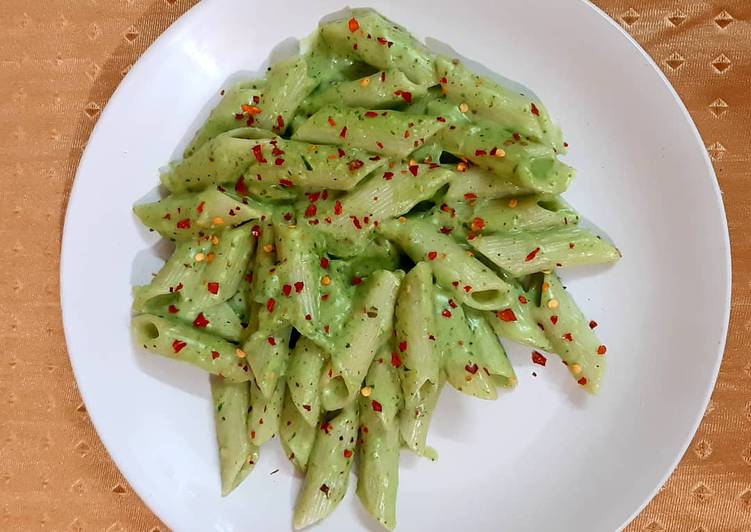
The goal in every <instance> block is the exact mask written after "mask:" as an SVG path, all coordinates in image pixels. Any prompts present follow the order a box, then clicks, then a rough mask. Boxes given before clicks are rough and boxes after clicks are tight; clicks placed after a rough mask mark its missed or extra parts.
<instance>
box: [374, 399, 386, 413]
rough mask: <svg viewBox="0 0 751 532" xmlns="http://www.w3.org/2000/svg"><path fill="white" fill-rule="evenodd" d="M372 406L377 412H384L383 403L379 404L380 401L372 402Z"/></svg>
mask: <svg viewBox="0 0 751 532" xmlns="http://www.w3.org/2000/svg"><path fill="white" fill-rule="evenodd" d="M371 404H372V405H373V410H375V411H376V412H382V411H383V407H382V406H381V403H379V402H378V401H375V400H374V401H371Z"/></svg>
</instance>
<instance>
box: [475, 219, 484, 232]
mask: <svg viewBox="0 0 751 532" xmlns="http://www.w3.org/2000/svg"><path fill="white" fill-rule="evenodd" d="M472 229H474V230H475V231H482V230H483V229H485V220H483V219H482V218H480V217H479V216H478V217H477V218H475V219H474V220H472Z"/></svg>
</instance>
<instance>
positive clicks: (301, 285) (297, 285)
mask: <svg viewBox="0 0 751 532" xmlns="http://www.w3.org/2000/svg"><path fill="white" fill-rule="evenodd" d="M303 288H305V283H303V282H302V281H297V282H295V292H297V293H298V294H299V293H300V292H302V290H303Z"/></svg>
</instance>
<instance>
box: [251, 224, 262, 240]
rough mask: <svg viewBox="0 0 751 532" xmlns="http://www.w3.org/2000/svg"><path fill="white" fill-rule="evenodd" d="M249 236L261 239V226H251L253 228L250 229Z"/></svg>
mask: <svg viewBox="0 0 751 532" xmlns="http://www.w3.org/2000/svg"><path fill="white" fill-rule="evenodd" d="M250 235H251V236H252V237H253V238H261V226H260V225H254V226H253V227H252V228H251V229H250Z"/></svg>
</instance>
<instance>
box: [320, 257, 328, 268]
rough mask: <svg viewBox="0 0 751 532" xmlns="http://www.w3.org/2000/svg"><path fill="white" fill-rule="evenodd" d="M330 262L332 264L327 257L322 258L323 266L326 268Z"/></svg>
mask: <svg viewBox="0 0 751 532" xmlns="http://www.w3.org/2000/svg"><path fill="white" fill-rule="evenodd" d="M329 264H330V261H329V259H327V258H326V257H322V258H321V268H323V269H324V270H325V269H328V267H329Z"/></svg>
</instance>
